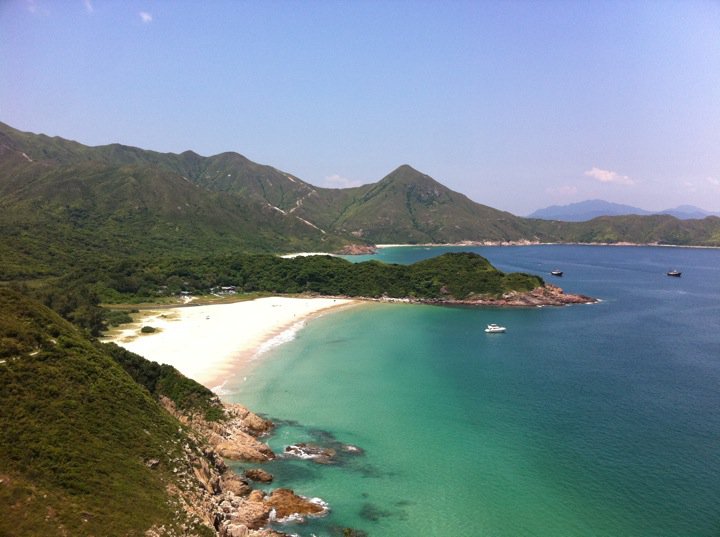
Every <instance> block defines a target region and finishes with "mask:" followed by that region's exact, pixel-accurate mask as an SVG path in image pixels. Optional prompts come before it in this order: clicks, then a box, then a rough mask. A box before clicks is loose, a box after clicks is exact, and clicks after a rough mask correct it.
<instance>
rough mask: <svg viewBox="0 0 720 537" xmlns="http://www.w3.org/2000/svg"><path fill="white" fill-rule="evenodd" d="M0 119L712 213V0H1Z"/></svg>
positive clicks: (289, 162)
mask: <svg viewBox="0 0 720 537" xmlns="http://www.w3.org/2000/svg"><path fill="white" fill-rule="evenodd" d="M0 121H3V122H5V123H8V124H9V125H11V126H13V127H15V128H18V129H20V130H24V131H31V132H40V133H45V134H48V135H56V136H62V137H64V138H69V139H73V140H77V141H79V142H81V143H84V144H88V145H101V144H107V143H112V142H120V143H123V144H127V145H132V146H137V147H142V148H144V149H153V150H156V151H163V152H182V151H184V150H187V149H192V150H194V151H196V152H198V153H200V154H202V155H213V154H217V153H220V152H223V151H236V152H239V153H242V154H243V155H245V156H247V157H248V158H250V159H251V160H254V161H256V162H260V163H263V164H270V165H272V166H275V167H276V168H279V169H282V170H284V171H287V172H289V173H293V174H295V175H297V176H299V177H301V178H302V179H304V180H306V181H308V182H310V183H312V184H315V185H318V186H334V187H342V186H353V185H359V184H365V183H372V182H376V181H378V180H380V179H382V177H384V176H385V175H386V174H388V173H389V172H390V171H392V170H393V169H395V168H396V167H397V166H399V165H401V164H410V165H412V166H413V167H415V168H417V169H418V170H420V171H422V172H424V173H427V174H429V175H431V176H432V177H434V178H435V179H437V180H438V181H440V182H442V183H443V184H445V185H447V186H449V187H450V188H452V189H454V190H457V191H460V192H462V193H464V194H466V195H467V196H468V197H470V198H471V199H473V200H475V201H477V202H480V203H483V204H486V205H490V206H492V207H496V208H499V209H504V210H508V211H510V212H512V213H514V214H518V215H525V214H528V213H530V212H532V211H533V210H535V209H538V208H541V207H545V206H547V205H552V204H566V203H571V202H575V201H581V200H585V199H593V198H602V199H606V200H609V201H614V202H618V203H628V204H631V205H635V206H639V207H642V208H645V209H651V210H659V209H664V208H669V207H674V206H677V205H679V204H694V205H698V206H700V207H703V208H705V209H708V210H713V211H717V210H720V2H718V1H716V0H708V1H699V0H698V1H693V0H683V1H677V2H670V1H662V0H654V1H649V2H643V1H597V2H593V1H569V0H563V1H553V0H548V1H533V2H531V1H479V0H478V1H460V0H456V1H399V0H397V1H392V0H366V1H359V0H358V1H332V0H317V1H272V0H269V1H245V2H243V1H221V0H212V1H194V0H193V1H190V0H186V1H161V0H113V1H103V0H2V1H0Z"/></svg>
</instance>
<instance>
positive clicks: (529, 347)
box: [226, 245, 720, 537]
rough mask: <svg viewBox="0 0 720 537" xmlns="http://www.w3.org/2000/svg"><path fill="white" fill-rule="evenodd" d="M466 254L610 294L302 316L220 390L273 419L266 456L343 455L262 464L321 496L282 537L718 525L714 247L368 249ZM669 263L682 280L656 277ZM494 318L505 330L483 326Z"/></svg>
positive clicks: (667, 531)
mask: <svg viewBox="0 0 720 537" xmlns="http://www.w3.org/2000/svg"><path fill="white" fill-rule="evenodd" d="M461 250H462V251H468V250H469V251H476V252H478V253H480V254H481V255H483V256H485V257H487V258H488V259H489V260H490V261H491V262H492V263H493V264H494V265H495V266H496V267H498V268H499V269H501V270H504V271H522V272H529V273H533V274H538V275H540V276H542V277H544V278H545V279H546V280H547V281H549V282H551V283H554V284H559V285H561V286H562V287H563V288H564V289H565V290H566V292H576V293H583V294H588V295H591V296H595V297H598V298H600V299H601V300H602V302H600V303H598V304H593V305H579V306H571V307H563V308H527V309H492V308H450V307H433V306H418V305H405V304H366V305H360V306H358V307H354V308H351V309H348V310H346V311H341V312H338V313H332V314H329V315H326V316H323V317H321V318H318V319H314V320H312V321H311V322H309V323H308V324H307V326H306V327H305V328H304V329H303V330H301V331H299V332H298V333H297V334H296V337H295V339H293V340H292V341H290V342H288V343H286V344H283V345H281V346H279V347H277V348H275V349H273V350H272V351H270V352H268V353H267V354H266V355H264V356H263V358H262V360H260V361H258V363H257V365H256V367H254V368H253V369H252V370H250V371H249V372H248V371H246V372H244V373H243V377H237V378H234V379H230V380H229V381H228V383H227V384H226V386H227V387H228V388H229V389H230V391H231V398H232V399H233V400H237V401H240V402H242V403H244V404H246V405H248V406H250V407H251V408H253V409H256V410H258V411H260V412H263V413H265V414H266V415H268V416H269V417H271V418H273V419H275V420H276V421H277V422H278V423H279V427H278V429H277V432H276V434H275V435H274V436H273V437H272V438H271V439H270V444H271V446H272V447H273V448H274V449H275V450H276V451H277V452H282V450H283V447H284V446H286V445H289V444H292V443H295V442H300V441H310V442H315V443H318V444H322V445H327V446H330V447H334V448H336V449H337V450H338V453H339V456H338V460H337V462H336V463H335V464H331V465H319V464H316V463H313V462H312V461H307V460H293V459H279V460H278V461H276V462H273V463H271V464H269V465H268V469H269V470H270V471H271V472H273V473H274V474H275V475H276V481H277V483H278V484H279V485H281V486H288V487H290V488H293V489H295V490H296V491H297V492H298V493H300V494H303V495H306V496H311V497H313V496H320V497H322V498H323V499H324V500H326V501H328V502H329V504H330V507H331V514H330V515H329V516H327V517H325V518H322V519H315V520H310V521H308V523H306V524H304V525H297V526H284V527H282V529H283V530H284V531H288V532H290V533H296V534H298V535H304V536H309V535H313V534H314V535H318V536H320V535H327V536H329V535H342V528H344V527H353V528H357V529H359V530H363V531H365V532H367V534H368V535H371V536H397V537H404V536H408V537H409V536H416V535H437V536H445V535H447V536H451V535H473V536H474V535H477V536H498V537H500V536H508V537H510V536H618V535H628V536H648V537H649V536H678V535H693V536H711V535H715V536H716V535H718V534H719V533H720V507H719V506H720V454H719V452H718V446H719V445H720V418H719V416H718V408H720V390H719V389H718V388H720V251H718V250H711V249H686V248H660V247H601V246H569V245H567V246H566V245H563V246H555V245H546V246H523V247H482V248H453V247H442V248H425V247H403V248H388V249H382V250H380V253H379V255H377V256H373V258H375V259H379V260H382V261H387V262H394V263H409V262H414V261H416V260H419V259H423V258H427V257H430V256H433V255H439V254H440V253H443V252H445V251H461ZM354 260H356V261H357V260H359V259H358V258H354ZM671 268H677V269H678V270H681V271H682V272H683V274H682V277H681V278H670V277H668V276H666V274H665V273H666V272H667V270H669V269H671ZM553 269H560V270H563V271H564V276H563V277H562V278H555V277H553V276H550V275H549V272H550V271H551V270H553ZM491 322H497V323H498V324H502V325H503V326H506V327H507V328H508V331H507V333H506V334H493V335H489V334H486V333H484V332H483V328H484V327H485V325H486V324H488V323H491ZM348 444H350V445H353V446H359V447H360V448H362V449H363V453H362V454H352V453H347V452H345V451H344V450H343V446H346V445H348Z"/></svg>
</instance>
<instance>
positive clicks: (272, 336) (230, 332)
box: [102, 297, 362, 389]
mask: <svg viewBox="0 0 720 537" xmlns="http://www.w3.org/2000/svg"><path fill="white" fill-rule="evenodd" d="M361 302H362V301H360V300H355V299H346V298H332V297H330V298H320V297H318V298H316V297H312V298H294V297H265V298H258V299H255V300H247V301H241V302H233V303H227V304H208V305H198V306H188V305H178V306H176V307H158V308H153V309H147V310H142V311H140V312H139V313H138V314H136V315H135V317H134V319H133V323H131V324H127V325H123V326H121V327H120V328H118V329H115V330H111V331H110V332H109V333H108V334H107V335H106V336H105V337H104V338H102V341H104V342H108V343H109V342H112V343H116V344H117V345H119V346H121V347H123V348H125V349H126V350H128V351H131V352H134V353H136V354H139V355H141V356H143V357H144V358H146V359H148V360H151V361H155V362H158V363H161V364H168V365H171V366H173V367H175V368H176V369H177V370H178V371H180V373H182V374H183V375H185V376H186V377H189V378H191V379H193V380H195V381H197V382H199V383H200V384H202V385H204V386H206V387H207V388H210V389H213V388H215V389H216V388H217V387H218V386H221V385H222V384H223V383H224V382H225V381H226V380H227V379H228V378H229V377H230V376H232V375H235V374H238V373H239V372H242V371H243V369H245V368H247V367H248V366H249V365H250V364H251V363H252V362H253V361H254V360H255V359H256V358H257V356H258V355H259V354H261V353H263V352H264V351H266V350H267V349H269V348H271V347H273V346H275V345H276V344H280V343H282V342H284V341H287V340H289V339H291V337H292V334H294V333H295V332H296V331H297V330H298V329H299V328H301V327H302V326H303V325H304V324H305V323H306V322H307V321H308V320H310V319H312V318H314V317H317V316H319V315H322V314H324V313H327V312H329V311H331V310H332V311H336V310H338V309H341V308H345V307H349V306H352V305H355V304H359V303H361ZM143 327H149V328H145V330H146V331H147V332H146V333H143V332H142V331H141V330H142V329H143ZM150 329H152V331H150ZM283 334H287V336H285V337H284V336H283Z"/></svg>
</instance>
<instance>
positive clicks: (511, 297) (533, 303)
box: [365, 283, 599, 308]
mask: <svg viewBox="0 0 720 537" xmlns="http://www.w3.org/2000/svg"><path fill="white" fill-rule="evenodd" d="M365 300H370V301H375V302H395V303H397V302H404V303H408V304H432V305H436V306H495V307H507V308H512V307H518V308H532V307H540V306H568V305H571V304H594V303H596V302H599V300H598V299H597V298H593V297H590V296H587V295H578V294H571V293H565V291H563V290H562V289H561V288H560V287H558V286H556V285H553V284H550V283H547V284H545V285H544V286H541V287H536V288H535V289H533V290H532V291H509V292H507V293H504V294H502V295H501V296H499V297H494V296H488V295H474V296H473V295H471V296H470V297H468V298H464V299H457V298H453V297H450V296H448V297H446V298H445V297H439V298H416V297H405V298H394V297H387V296H384V297H381V298H367V299H365Z"/></svg>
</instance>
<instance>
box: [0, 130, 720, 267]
mask: <svg viewBox="0 0 720 537" xmlns="http://www.w3.org/2000/svg"><path fill="white" fill-rule="evenodd" d="M638 218H639V219H638ZM462 242H476V243H486V242H492V243H503V242H522V243H526V242H531V243H532V242H588V243H593V242H597V243H618V242H632V243H651V244H653V243H657V244H677V245H685V244H686V245H705V246H720V219H718V218H716V217H707V218H705V219H703V220H687V221H681V220H678V219H676V218H674V217H672V216H662V217H660V218H659V219H658V218H656V217H655V216H643V217H625V216H623V217H603V218H600V219H597V220H593V221H590V222H577V223H575V222H561V221H556V220H553V221H549V220H541V219H537V218H534V219H531V218H521V217H518V216H515V215H513V214H511V213H509V212H506V211H500V210H498V209H494V208H492V207H489V206H487V205H482V204H480V203H477V202H475V201H473V200H470V199H469V198H468V197H467V196H465V195H464V194H462V193H459V192H455V191H453V190H451V189H449V188H447V187H446V186H444V185H443V184H441V183H440V182H438V181H436V180H435V179H433V178H432V177H430V176H429V175H427V174H424V173H422V172H420V171H418V170H416V169H414V168H412V167H411V166H410V165H408V164H403V165H401V166H399V167H397V168H396V169H395V170H393V171H391V172H390V173H389V174H387V175H386V176H385V177H383V178H382V179H381V180H379V181H378V182H376V183H370V184H366V185H362V186H359V187H353V188H346V189H329V188H322V187H316V186H313V185H311V184H310V183H307V182H305V181H303V180H302V179H300V178H298V177H296V176H294V175H292V174H290V173H287V172H284V171H281V170H278V169H277V168H274V167H272V166H269V165H263V164H257V163H254V162H252V161H250V160H249V159H247V157H244V156H243V155H241V154H239V153H233V152H226V153H220V154H219V155H215V156H211V157H204V156H201V155H198V154H197V153H195V152H193V151H189V150H188V151H185V152H183V153H180V154H175V153H158V152H155V151H146V150H143V149H140V148H136V147H130V146H124V145H121V144H109V145H105V146H98V147H89V146H84V145H82V144H80V143H78V142H74V141H70V140H64V139H62V138H59V137H53V138H51V137H48V136H46V135H43V134H33V133H23V132H21V131H18V130H16V129H13V128H12V127H10V126H8V125H5V124H1V123H0V258H1V259H2V263H0V280H3V279H5V280H8V279H18V278H20V279H28V278H37V277H45V276H50V275H58V274H59V273H62V272H63V271H67V270H68V269H69V268H72V267H74V266H76V265H77V263H78V261H79V260H82V259H94V260H95V262H96V263H102V262H107V261H109V260H113V259H117V258H123V257H138V256H142V257H151V258H153V257H154V258H159V257H168V256H174V257H177V256H182V257H188V258H197V257H198V256H203V255H205V254H206V253H212V254H221V253H223V252H227V253H230V252H237V251H243V252H250V253H252V252H255V253H261V252H265V253H270V252H272V253H288V252H298V251H329V252H337V251H341V250H343V249H345V248H346V247H348V246H350V247H351V248H352V249H353V250H355V251H357V250H358V249H363V248H368V247H371V246H372V245H374V244H381V243H410V244H413V243H414V244H420V243H423V244H424V243H438V244H447V243H462Z"/></svg>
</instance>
